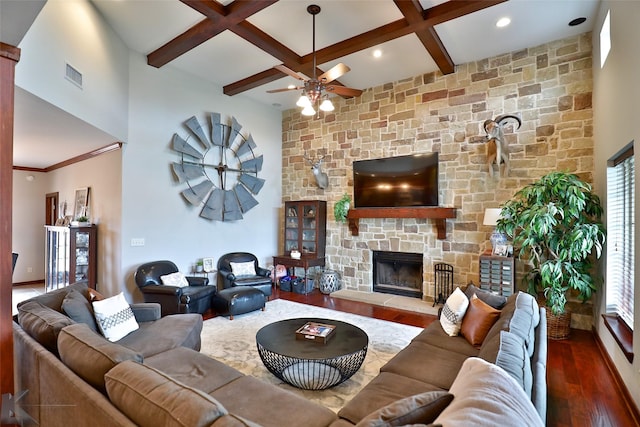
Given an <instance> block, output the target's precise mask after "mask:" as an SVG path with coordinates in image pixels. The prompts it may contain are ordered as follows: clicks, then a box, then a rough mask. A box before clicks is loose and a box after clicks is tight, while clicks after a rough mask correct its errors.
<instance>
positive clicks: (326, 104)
mask: <svg viewBox="0 0 640 427" xmlns="http://www.w3.org/2000/svg"><path fill="white" fill-rule="evenodd" d="M320 109H321V110H322V111H325V112H329V111H333V110H335V107H334V106H333V102H331V100H330V99H329V97H325V98H324V101H322V103H321V104H320Z"/></svg>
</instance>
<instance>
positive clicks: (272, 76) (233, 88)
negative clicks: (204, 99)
mask: <svg viewBox="0 0 640 427" xmlns="http://www.w3.org/2000/svg"><path fill="white" fill-rule="evenodd" d="M283 76H285V74H284V73H282V72H280V71H279V70H276V69H275V68H269V69H268V70H265V71H262V72H260V73H258V74H254V75H253V76H250V77H247V78H244V79H242V80H238V81H237V82H234V83H231V84H228V85H226V86H224V87H223V88H222V92H223V93H224V94H225V95H229V96H233V95H237V94H239V93H242V92H244V91H247V90H249V89H253V88H256V87H259V86H262V85H265V84H267V83H271V82H273V81H276V80H278V79H281V78H282V77H283Z"/></svg>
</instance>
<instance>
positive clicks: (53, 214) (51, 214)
mask: <svg viewBox="0 0 640 427" xmlns="http://www.w3.org/2000/svg"><path fill="white" fill-rule="evenodd" d="M45 197H46V200H45V207H44V210H45V212H44V215H45V216H44V225H56V220H57V219H58V193H57V192H56V193H48V194H47V195H46V196H45Z"/></svg>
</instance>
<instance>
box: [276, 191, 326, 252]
mask: <svg viewBox="0 0 640 427" xmlns="http://www.w3.org/2000/svg"><path fill="white" fill-rule="evenodd" d="M284 206H285V208H284V216H285V220H284V252H285V254H286V255H291V251H299V252H300V254H301V256H303V257H316V258H323V257H324V250H325V243H326V234H327V202H325V201H324V200H302V201H293V202H285V205H284Z"/></svg>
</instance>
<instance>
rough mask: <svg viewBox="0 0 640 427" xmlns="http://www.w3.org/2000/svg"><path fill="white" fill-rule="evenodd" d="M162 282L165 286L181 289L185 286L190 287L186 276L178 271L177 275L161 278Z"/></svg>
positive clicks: (166, 275) (167, 275)
mask: <svg viewBox="0 0 640 427" xmlns="http://www.w3.org/2000/svg"><path fill="white" fill-rule="evenodd" d="M160 280H161V281H162V284H163V285H168V286H177V287H179V288H184V287H185V286H189V282H188V281H187V278H186V277H185V275H184V274H182V273H180V272H179V271H176V272H175V273H171V274H165V275H164V276H160Z"/></svg>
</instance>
